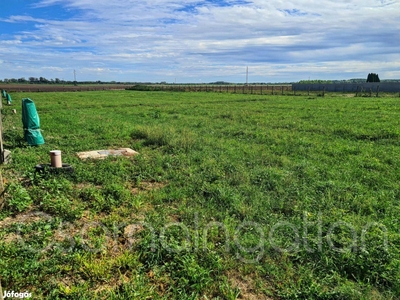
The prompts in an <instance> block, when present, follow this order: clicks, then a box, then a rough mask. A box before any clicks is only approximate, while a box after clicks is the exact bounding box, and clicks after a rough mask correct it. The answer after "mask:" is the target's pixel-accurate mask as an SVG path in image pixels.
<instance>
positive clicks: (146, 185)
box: [131, 181, 167, 195]
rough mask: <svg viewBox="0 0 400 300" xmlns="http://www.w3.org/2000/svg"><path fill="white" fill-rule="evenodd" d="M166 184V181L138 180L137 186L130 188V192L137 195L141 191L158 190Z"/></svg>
mask: <svg viewBox="0 0 400 300" xmlns="http://www.w3.org/2000/svg"><path fill="white" fill-rule="evenodd" d="M166 186H167V183H165V182H149V181H142V182H140V184H139V186H136V187H133V188H131V192H132V194H134V195H137V194H139V193H140V192H141V191H152V190H159V189H162V188H164V187H166Z"/></svg>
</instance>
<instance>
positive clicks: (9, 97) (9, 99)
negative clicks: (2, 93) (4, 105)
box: [6, 94, 12, 103]
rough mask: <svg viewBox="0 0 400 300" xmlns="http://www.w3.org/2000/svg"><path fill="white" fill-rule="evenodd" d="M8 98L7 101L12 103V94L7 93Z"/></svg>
mask: <svg viewBox="0 0 400 300" xmlns="http://www.w3.org/2000/svg"><path fill="white" fill-rule="evenodd" d="M6 98H7V102H8V103H11V102H12V100H11V96H10V94H7V97H6Z"/></svg>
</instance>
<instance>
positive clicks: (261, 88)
mask: <svg viewBox="0 0 400 300" xmlns="http://www.w3.org/2000/svg"><path fill="white" fill-rule="evenodd" d="M260 94H261V95H262V94H263V93H262V85H261V86H260Z"/></svg>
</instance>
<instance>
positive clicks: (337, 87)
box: [293, 82, 400, 94]
mask: <svg viewBox="0 0 400 300" xmlns="http://www.w3.org/2000/svg"><path fill="white" fill-rule="evenodd" d="M293 90H294V91H309V92H310V91H325V92H342V93H355V94H357V93H368V92H369V93H379V92H384V93H398V92H400V83H397V82H368V83H367V82H365V83H332V84H301V83H295V84H293Z"/></svg>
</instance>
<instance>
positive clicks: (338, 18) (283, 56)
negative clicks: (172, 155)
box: [0, 0, 400, 82]
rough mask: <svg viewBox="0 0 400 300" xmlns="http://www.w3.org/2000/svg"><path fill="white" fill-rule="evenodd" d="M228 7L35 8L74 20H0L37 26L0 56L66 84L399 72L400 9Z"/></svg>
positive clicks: (340, 4)
mask: <svg viewBox="0 0 400 300" xmlns="http://www.w3.org/2000/svg"><path fill="white" fill-rule="evenodd" d="M225 3H226V2H225ZM231 3H233V4H232V5H230V6H227V5H224V6H219V5H218V1H214V2H213V3H212V4H211V2H207V1H201V0H187V1H174V0H155V1H140V2H139V1H136V0H135V1H132V0H126V1H120V0H107V1H106V0H96V1H94V0H63V1H59V0H41V1H36V2H35V3H33V4H32V5H33V7H36V10H37V11H39V10H41V9H49V8H51V7H52V6H54V5H62V6H63V7H64V8H65V9H71V10H73V11H74V12H75V15H74V16H72V17H70V18H69V19H66V20H63V21H60V20H55V19H51V18H45V17H43V16H36V15H34V14H33V13H32V14H31V15H28V14H21V15H14V16H4V18H3V19H1V20H0V22H6V23H8V24H11V25H12V24H30V25H33V26H34V27H30V28H28V29H25V30H21V31H19V32H17V33H15V34H14V36H13V37H9V36H7V38H3V39H2V40H1V41H0V55H6V54H7V58H9V60H10V61H14V62H15V64H17V65H18V66H21V67H25V66H32V65H35V66H36V67H37V68H36V71H35V74H25V73H24V74H20V75H15V76H14V77H22V76H25V77H27V76H45V77H51V76H53V75H52V74H58V76H57V77H60V74H59V73H60V72H65V76H67V73H68V74H70V73H71V72H70V70H71V69H74V68H76V69H81V70H84V71H82V72H83V73H82V75H84V76H85V78H82V80H86V79H88V80H89V79H91V80H98V79H99V80H132V81H133V80H143V81H149V80H150V81H160V80H167V81H172V80H173V79H174V77H175V76H176V74H179V77H181V81H185V78H187V79H188V80H191V81H194V82H198V81H199V78H201V79H202V80H205V81H207V80H206V78H208V79H209V80H208V81H213V80H216V79H224V80H227V81H243V78H242V77H243V69H244V67H245V66H247V65H249V66H250V68H251V70H253V72H254V73H253V76H254V81H284V80H287V81H292V80H300V79H304V77H307V78H308V75H305V74H307V73H312V74H313V76H316V77H321V78H322V77H323V78H343V76H346V75H348V76H349V77H353V76H354V77H359V76H362V77H364V76H365V74H364V73H368V72H371V71H374V72H379V73H380V77H381V78H384V77H385V75H387V76H388V77H393V76H394V75H396V74H398V72H397V71H396V70H394V69H393V68H392V66H394V65H395V64H396V63H397V62H399V61H400V54H399V53H400V51H399V50H400V45H399V44H398V41H399V40H400V34H399V32H400V31H399V29H400V24H399V22H398V21H397V19H398V16H397V15H398V11H400V3H399V2H397V1H385V0H382V1H376V0H364V1H360V0H355V1H351V2H348V1H344V0H339V1H327V0H322V1H315V0H313V1H301V0H291V1H289V2H288V1H279V0H271V1H265V0H253V1H249V3H248V4H234V3H235V1H233V2H231ZM34 11H35V10H33V12H34ZM0 37H1V31H0ZM53 68H54V69H53ZM22 69H23V68H22ZM33 69H34V68H33ZM27 70H29V71H31V70H32V69H31V68H28V69H27ZM103 70H107V71H103ZM39 72H45V74H39ZM91 72H92V73H91ZM47 74H49V75H47ZM91 74H92V75H91ZM68 76H69V75H68ZM105 76H115V78H111V77H105ZM168 76H169V77H170V78H166V77H168ZM9 77H12V76H9Z"/></svg>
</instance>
